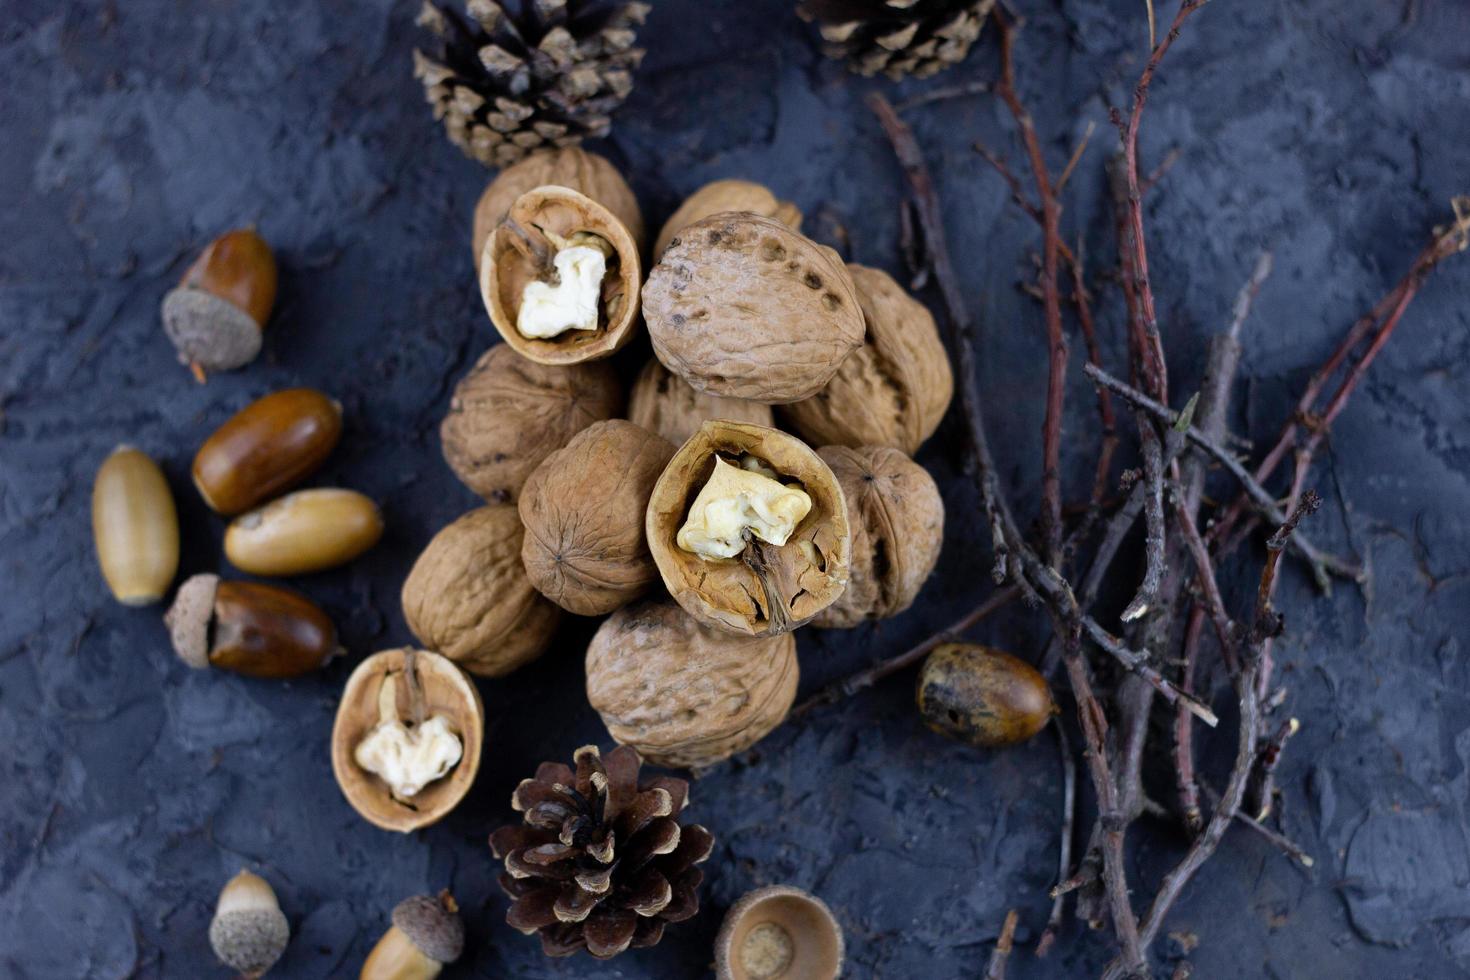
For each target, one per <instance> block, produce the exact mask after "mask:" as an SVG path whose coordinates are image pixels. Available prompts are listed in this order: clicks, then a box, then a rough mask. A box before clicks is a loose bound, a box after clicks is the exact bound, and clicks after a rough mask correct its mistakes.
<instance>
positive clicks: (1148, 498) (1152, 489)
mask: <svg viewBox="0 0 1470 980" xmlns="http://www.w3.org/2000/svg"><path fill="white" fill-rule="evenodd" d="M1086 368H1092V369H1095V370H1098V371H1101V370H1102V369H1101V368H1097V367H1096V366H1095V365H1092V364H1088V365H1085V366H1084V369H1086ZM1135 418H1136V420H1137V423H1138V438H1139V441H1140V442H1141V443H1142V447H1143V483H1142V487H1143V517H1144V523H1145V526H1146V527H1147V528H1148V534H1147V535H1146V536H1145V537H1144V559H1145V567H1144V575H1143V582H1142V584H1141V585H1139V587H1138V594H1137V595H1135V596H1134V597H1133V601H1131V602H1130V603H1128V607H1127V608H1126V609H1124V610H1123V615H1122V617H1121V618H1122V620H1123V622H1125V623H1129V622H1132V621H1133V620H1135V619H1138V618H1139V617H1141V616H1142V615H1143V614H1144V613H1146V612H1148V610H1149V607H1151V606H1152V605H1153V603H1154V600H1155V599H1157V598H1158V594H1159V583H1160V582H1162V581H1163V578H1164V564H1165V560H1164V543H1165V540H1166V537H1165V532H1164V448H1163V446H1162V444H1161V443H1160V442H1159V434H1158V431H1157V430H1155V429H1154V426H1153V423H1152V422H1150V421H1149V420H1148V417H1147V416H1145V415H1144V414H1143V413H1142V412H1137V413H1136V414H1135Z"/></svg>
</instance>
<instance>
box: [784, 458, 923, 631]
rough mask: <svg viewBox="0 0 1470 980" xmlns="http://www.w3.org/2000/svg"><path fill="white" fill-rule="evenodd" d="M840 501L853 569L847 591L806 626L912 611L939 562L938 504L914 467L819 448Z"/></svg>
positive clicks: (846, 623) (853, 623) (843, 624)
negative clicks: (849, 537) (843, 501)
mask: <svg viewBox="0 0 1470 980" xmlns="http://www.w3.org/2000/svg"><path fill="white" fill-rule="evenodd" d="M817 455H818V456H820V457H822V460H823V461H824V462H826V463H827V465H828V466H830V467H831V468H832V472H833V473H834V474H836V476H837V482H838V483H839V484H841V486H842V494H843V496H844V497H845V498H846V500H847V516H848V522H849V524H850V526H851V528H852V565H851V570H850V572H849V574H848V580H847V590H846V591H845V592H843V593H842V595H841V596H839V597H838V598H837V601H836V602H834V603H832V605H830V606H828V607H827V608H826V609H824V610H822V612H821V613H819V614H818V615H817V617H816V619H815V620H814V621H813V623H814V625H816V626H821V627H827V628H845V627H848V626H856V625H858V624H859V623H861V622H864V621H866V620H871V619H886V618H887V617H889V616H896V615H898V614H899V613H901V612H903V611H904V610H905V609H907V608H908V607H909V606H910V605H912V604H913V601H914V598H915V597H916V596H917V595H918V594H919V589H920V588H922V587H923V585H924V581H925V580H926V579H928V577H929V575H930V573H932V572H933V571H934V565H935V564H936V563H937V562H938V561H939V549H940V547H941V546H942V545H943V543H944V501H943V499H942V498H941V497H940V496H939V487H938V486H937V485H936V484H935V483H934V478H933V477H931V476H930V475H929V473H928V471H927V470H925V469H924V468H923V467H922V466H920V465H919V464H918V463H915V462H914V461H913V460H911V459H909V458H908V457H907V456H905V455H904V454H903V453H902V452H900V451H899V450H897V449H894V448H892V447H890V446H863V447H860V448H858V449H851V448H848V447H846V446H823V447H822V448H821V449H819V450H817Z"/></svg>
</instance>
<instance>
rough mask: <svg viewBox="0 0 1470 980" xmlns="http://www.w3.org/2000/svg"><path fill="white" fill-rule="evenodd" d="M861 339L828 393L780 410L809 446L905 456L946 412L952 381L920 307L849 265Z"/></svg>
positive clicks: (879, 275) (898, 289)
mask: <svg viewBox="0 0 1470 980" xmlns="http://www.w3.org/2000/svg"><path fill="white" fill-rule="evenodd" d="M847 271H848V272H850V273H851V274H852V281H853V284H854V285H856V286H857V295H858V300H859V302H860V303H861V304H862V310H863V319H864V320H865V321H866V322H867V339H866V341H864V343H863V346H862V347H860V348H858V350H857V351H856V352H854V353H853V355H852V356H851V357H849V358H848V359H847V360H845V361H843V362H842V366H841V367H839V368H838V369H837V374H836V375H834V376H833V378H832V380H831V381H829V382H827V386H826V387H825V388H823V389H822V390H821V391H819V392H817V393H816V394H815V395H813V396H812V397H810V398H807V399H805V400H804V401H799V402H796V403H794V404H791V405H786V406H784V407H783V408H782V410H781V411H782V415H783V417H784V418H785V419H786V421H787V422H789V423H790V425H791V428H792V429H794V430H795V431H796V432H797V433H798V434H800V435H801V437H802V438H803V439H806V440H807V441H808V442H810V443H812V444H813V445H818V446H825V445H837V446H896V447H897V448H899V449H902V450H903V451H904V452H906V453H908V454H909V455H913V454H914V453H916V452H918V451H919V446H920V445H921V444H922V443H923V442H924V440H925V439H928V438H929V437H930V436H931V435H933V434H934V430H935V429H936V428H937V427H938V426H939V420H940V419H942V418H943V417H944V413H945V412H946V411H947V410H948V409H949V400H950V397H951V396H952V395H953V394H954V377H953V375H952V374H951V373H950V367H949V357H948V356H947V355H946V354H945V351H944V344H943V343H942V342H941V341H940V339H939V331H938V330H937V329H936V328H935V326H934V317H932V316H930V314H929V311H928V310H927V309H925V308H924V305H923V304H922V303H920V302H919V301H918V300H916V299H914V298H913V297H912V296H910V295H909V294H908V293H906V292H904V290H903V287H902V286H900V285H899V284H898V283H896V282H894V281H893V277H892V276H890V275H889V274H888V273H886V272H884V271H882V270H881V269H869V268H867V267H865V266H861V265H849V266H848V267H847Z"/></svg>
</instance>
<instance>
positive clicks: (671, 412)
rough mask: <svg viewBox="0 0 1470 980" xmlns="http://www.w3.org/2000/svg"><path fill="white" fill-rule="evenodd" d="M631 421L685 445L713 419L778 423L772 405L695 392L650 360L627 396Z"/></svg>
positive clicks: (683, 381)
mask: <svg viewBox="0 0 1470 980" xmlns="http://www.w3.org/2000/svg"><path fill="white" fill-rule="evenodd" d="M628 418H629V420H630V421H633V422H636V423H638V424H639V425H641V426H643V427H644V428H645V429H647V430H649V431H650V432H657V433H658V434H659V435H661V436H663V437H664V438H665V439H667V440H669V442H672V443H673V444H674V445H676V446H682V445H683V444H684V443H685V442H686V441H687V440H688V439H689V437H690V436H692V435H694V433H695V432H696V431H698V429H699V427H700V425H702V424H703V423H705V422H708V421H709V420H710V419H729V420H731V421H734V422H751V423H754V424H755V425H764V426H766V427H768V428H769V427H771V426H774V425H775V424H776V423H775V421H774V419H773V417H772V415H771V406H769V405H766V404H763V403H761V402H748V401H746V400H744V399H743V398H721V397H720V396H718V395H711V394H708V393H706V392H703V391H696V390H694V389H693V388H691V387H690V386H689V383H688V382H687V381H685V380H684V379H683V378H681V377H679V376H678V375H676V374H672V373H671V372H670V371H669V369H668V368H666V367H664V366H663V365H662V364H660V363H659V360H658V358H656V357H654V358H650V359H649V361H648V363H647V364H645V365H644V366H643V370H642V371H641V372H639V374H638V380H637V381H634V382H633V390H632V391H631V392H630V393H629V395H628Z"/></svg>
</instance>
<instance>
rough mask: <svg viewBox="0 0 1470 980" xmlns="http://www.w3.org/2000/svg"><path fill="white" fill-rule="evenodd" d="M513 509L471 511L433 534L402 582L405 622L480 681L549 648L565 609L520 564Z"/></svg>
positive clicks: (504, 506) (497, 507)
mask: <svg viewBox="0 0 1470 980" xmlns="http://www.w3.org/2000/svg"><path fill="white" fill-rule="evenodd" d="M521 534H522V531H521V519H520V516H519V515H517V514H516V509H515V507H514V506H513V505H511V504H490V505H488V506H485V507H480V508H478V509H477V510H472V511H470V512H469V513H468V514H465V515H464V516H463V517H461V518H459V519H458V520H457V521H455V522H454V523H453V524H450V525H449V526H448V527H446V528H444V530H442V531H440V532H439V533H438V534H436V535H434V539H433V540H432V541H430V542H429V546H428V547H427V548H425V549H424V552H423V554H421V555H419V558H418V561H416V562H414V566H413V570H412V571H410V572H409V573H408V579H407V580H406V581H405V582H404V583H403V618H404V619H406V620H407V621H408V628H409V629H410V630H412V631H413V635H414V636H416V637H418V639H419V642H420V643H422V644H423V645H424V646H426V647H428V648H429V649H430V650H433V651H435V652H436V653H442V654H443V655H444V656H446V657H448V658H449V659H450V660H453V661H454V662H455V663H457V664H459V665H460V666H461V667H463V668H464V669H465V670H467V671H469V672H470V673H472V674H478V675H480V676H481V677H499V676H501V675H502V674H508V673H510V672H511V671H513V670H515V669H516V668H517V667H520V666H523V665H524V664H528V663H530V662H531V661H532V660H535V659H536V658H537V657H539V656H541V654H542V653H543V652H544V651H545V650H546V646H547V644H549V643H550V642H551V636H552V634H553V633H554V632H556V624H557V621H558V620H559V619H560V618H561V610H560V609H558V608H557V607H556V606H555V605H553V604H552V603H550V602H547V601H546V599H545V598H544V597H543V596H542V595H541V593H539V592H537V591H536V590H535V589H533V588H532V587H531V582H530V580H529V579H528V578H526V570H525V568H524V567H522V565H521Z"/></svg>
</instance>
